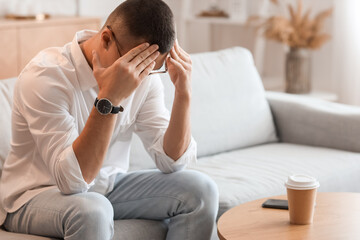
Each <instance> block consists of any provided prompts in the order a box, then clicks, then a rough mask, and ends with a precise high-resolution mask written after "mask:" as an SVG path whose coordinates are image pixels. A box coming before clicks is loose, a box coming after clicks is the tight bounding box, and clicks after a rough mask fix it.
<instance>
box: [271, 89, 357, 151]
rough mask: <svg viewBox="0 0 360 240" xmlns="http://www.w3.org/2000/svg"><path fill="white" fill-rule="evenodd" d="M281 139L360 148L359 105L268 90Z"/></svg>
mask: <svg viewBox="0 0 360 240" xmlns="http://www.w3.org/2000/svg"><path fill="white" fill-rule="evenodd" d="M266 97H267V99H268V102H269V104H270V107H271V111H272V114H273V118H274V122H275V125H276V129H277V134H278V137H279V140H280V141H281V142H287V143H295V144H302V145H310V146H318V147H327V148H335V149H340V150H346V151H352V152H360V108H359V107H354V106H348V105H344V104H338V103H332V102H327V101H322V100H319V99H315V98H311V97H305V96H298V95H293V94H285V93H276V92H267V93H266Z"/></svg>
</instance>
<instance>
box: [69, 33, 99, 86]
mask: <svg viewBox="0 0 360 240" xmlns="http://www.w3.org/2000/svg"><path fill="white" fill-rule="evenodd" d="M96 33H97V32H96V31H91V30H83V31H79V32H77V33H76V34H75V37H74V39H73V41H72V43H71V56H72V60H73V63H74V66H75V70H76V73H77V77H78V81H79V84H80V88H81V90H82V91H87V90H89V89H90V88H93V87H95V86H97V82H96V79H95V77H94V75H93V71H92V69H91V67H90V66H89V64H88V62H87V61H86V58H85V56H84V53H83V52H82V50H81V48H80V45H79V43H80V42H83V41H85V40H87V39H89V38H91V37H92V36H94V35H95V34H96Z"/></svg>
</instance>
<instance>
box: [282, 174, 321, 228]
mask: <svg viewBox="0 0 360 240" xmlns="http://www.w3.org/2000/svg"><path fill="white" fill-rule="evenodd" d="M285 186H286V188H287V197H288V203H289V215H290V223H291V224H298V225H307V224H311V223H312V222H313V218H314V211H315V201H316V190H317V188H318V187H319V186H320V184H319V182H318V181H317V180H316V179H315V178H313V177H310V176H307V175H292V176H289V177H288V179H287V181H286V182H285Z"/></svg>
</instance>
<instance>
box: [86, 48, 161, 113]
mask: <svg viewBox="0 0 360 240" xmlns="http://www.w3.org/2000/svg"><path fill="white" fill-rule="evenodd" d="M158 48H159V47H158V46H157V45H151V46H149V44H148V43H143V44H141V45H139V46H137V47H135V48H133V49H132V50H130V51H129V52H127V53H126V54H125V55H124V56H122V57H120V58H119V59H117V60H116V61H115V62H114V63H113V64H112V65H111V66H110V67H107V68H105V67H103V66H102V65H101V63H100V60H99V56H98V55H97V53H96V52H95V51H93V59H92V64H93V72H94V76H95V78H96V81H97V83H98V85H99V98H102V97H104V98H108V99H109V100H110V101H111V102H112V103H113V104H114V105H115V106H117V105H119V104H120V103H121V101H122V100H123V99H125V98H127V97H128V96H130V95H131V93H132V92H133V91H134V90H135V89H136V88H137V87H138V86H139V85H140V83H141V82H142V80H143V79H145V78H146V77H147V76H148V75H149V73H150V72H151V71H152V70H153V68H154V66H155V59H156V58H157V57H158V56H159V54H160V53H159V52H158V51H157V49H158Z"/></svg>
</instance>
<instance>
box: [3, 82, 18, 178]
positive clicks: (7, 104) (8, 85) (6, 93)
mask: <svg viewBox="0 0 360 240" xmlns="http://www.w3.org/2000/svg"><path fill="white" fill-rule="evenodd" d="M15 81H16V78H11V79H6V80H0V106H1V114H0V132H1V138H0V176H1V170H2V166H3V164H4V161H5V158H6V156H7V154H8V152H9V150H10V138H11V105H12V98H13V91H14V86H15Z"/></svg>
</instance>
